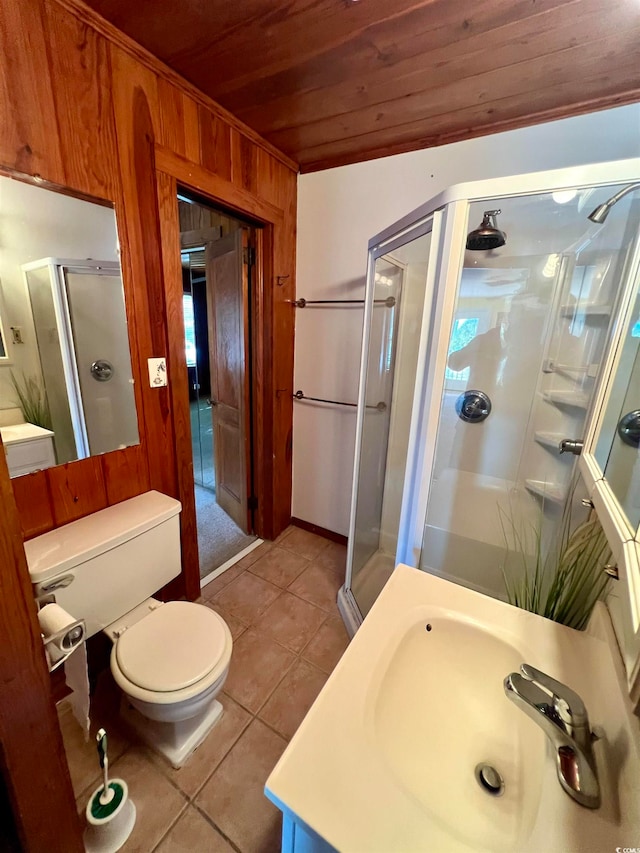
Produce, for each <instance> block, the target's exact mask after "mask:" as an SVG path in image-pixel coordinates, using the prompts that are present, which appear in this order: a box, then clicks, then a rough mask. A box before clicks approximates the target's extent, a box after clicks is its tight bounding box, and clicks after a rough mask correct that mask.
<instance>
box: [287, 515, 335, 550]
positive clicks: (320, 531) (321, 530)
mask: <svg viewBox="0 0 640 853" xmlns="http://www.w3.org/2000/svg"><path fill="white" fill-rule="evenodd" d="M291 524H293V525H294V526H295V527H300V528H301V529H302V530H308V531H309V533H315V534H316V536H323V537H324V538H325V539H330V540H331V541H332V542H337V543H338V544H339V545H346V544H347V541H348V539H347V537H346V536H343V535H342V533H334V532H333V530H327V528H326V527H320V525H319V524H312V523H311V522H310V521H303V520H302V519H301V518H292V519H291Z"/></svg>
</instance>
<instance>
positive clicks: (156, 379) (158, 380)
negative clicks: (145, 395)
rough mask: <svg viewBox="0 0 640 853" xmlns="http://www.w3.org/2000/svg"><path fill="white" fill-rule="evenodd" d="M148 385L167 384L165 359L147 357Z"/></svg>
mask: <svg viewBox="0 0 640 853" xmlns="http://www.w3.org/2000/svg"><path fill="white" fill-rule="evenodd" d="M147 362H148V364H149V385H150V386H151V387H152V388H162V387H163V386H164V385H166V384H167V359H166V358H149V359H147Z"/></svg>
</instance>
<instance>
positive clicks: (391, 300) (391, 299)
mask: <svg viewBox="0 0 640 853" xmlns="http://www.w3.org/2000/svg"><path fill="white" fill-rule="evenodd" d="M286 301H287V302H290V303H291V304H292V305H294V306H295V307H296V308H306V307H307V305H364V299H303V298H300V299H287V300H286ZM373 304H374V305H384V306H385V307H387V308H393V306H394V305H395V304H396V299H395V296H387V298H386V299H374V300H373Z"/></svg>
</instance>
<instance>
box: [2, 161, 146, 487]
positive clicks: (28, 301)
mask: <svg viewBox="0 0 640 853" xmlns="http://www.w3.org/2000/svg"><path fill="white" fill-rule="evenodd" d="M0 432H1V434H2V440H3V443H4V446H5V452H6V454H7V461H8V464H9V472H10V474H11V476H12V477H15V476H19V475H21V474H27V473H29V472H31V471H35V470H39V469H41V468H47V467H51V466H52V465H59V464H63V463H65V462H72V461H74V460H76V459H84V458H86V457H87V456H93V455H96V454H100V453H106V452H108V451H111V450H117V449H119V448H123V447H127V446H129V445H132V444H137V443H138V442H139V435H138V418H137V413H136V405H135V396H134V389H133V375H132V369H131V355H130V351H129V335H128V330H127V317H126V312H125V302H124V291H123V287H122V275H121V270H120V261H119V247H118V234H117V229H116V220H115V213H114V210H113V207H112V206H111V205H110V204H109V203H108V202H93V201H88V200H86V199H80V198H76V197H74V196H73V195H70V194H68V193H67V192H62V191H60V192H57V191H54V190H52V189H50V188H45V187H43V186H37V185H34V184H31V183H26V182H23V181H20V180H15V179H13V178H9V177H5V176H0Z"/></svg>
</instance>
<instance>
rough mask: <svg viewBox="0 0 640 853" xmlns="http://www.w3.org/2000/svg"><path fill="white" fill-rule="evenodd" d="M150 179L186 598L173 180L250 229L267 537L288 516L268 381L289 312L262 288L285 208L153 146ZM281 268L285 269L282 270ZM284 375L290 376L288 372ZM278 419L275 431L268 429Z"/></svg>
mask: <svg viewBox="0 0 640 853" xmlns="http://www.w3.org/2000/svg"><path fill="white" fill-rule="evenodd" d="M156 169H157V172H156V179H157V191H158V209H159V217H160V232H161V241H162V258H163V267H164V284H165V312H166V313H165V321H166V324H167V338H168V352H167V362H168V368H169V389H170V395H171V405H172V409H173V418H174V430H175V444H176V463H177V475H178V496H177V497H178V499H179V500H180V502H181V503H182V513H181V521H180V525H181V542H182V563H183V578H184V587H185V594H186V596H187V598H189V599H190V600H192V601H193V600H195V599H196V598H198V597H199V596H200V571H199V560H198V543H197V526H196V508H195V497H194V487H193V483H194V480H193V457H192V452H191V428H190V420H189V394H188V387H187V385H188V383H187V382H186V381H182V378H183V377H185V376H186V375H187V360H186V355H185V349H184V321H183V317H182V269H181V264H180V224H179V220H178V204H177V195H178V185H180V187H184V188H185V189H186V190H188V191H192V192H194V193H195V194H196V195H200V196H202V197H203V199H204V200H205V202H207V201H208V202H209V203H210V204H211V205H212V206H214V207H216V206H219V207H222V208H226V209H230V210H231V211H233V212H235V213H237V214H238V215H239V216H240V217H241V218H243V219H245V220H247V223H248V224H254V225H257V226H261V227H258V228H256V229H255V232H254V233H255V238H256V246H255V249H256V263H255V266H254V268H253V281H252V283H253V285H254V286H253V296H252V306H251V307H252V311H253V315H252V318H251V324H252V325H251V344H252V354H251V384H252V388H251V397H252V407H251V408H252V421H253V424H252V426H253V447H252V454H253V458H252V466H253V477H254V482H253V485H254V489H253V491H254V495H255V497H256V498H257V501H258V504H257V508H256V510H255V511H254V518H253V522H254V533H255V534H256V535H257V536H258V537H259V538H261V539H273V538H275V536H277V535H278V534H279V533H280V532H281V531H282V530H283V529H284V527H286V525H287V524H288V521H289V519H290V517H291V507H290V500H289V495H290V491H291V464H290V460H291V448H290V440H291V439H290V437H291V433H292V429H293V400H292V398H291V393H288V394H286V395H284V396H283V395H282V390H283V389H278V388H275V381H274V376H275V372H274V363H275V362H276V361H277V360H278V359H281V358H283V356H284V358H285V359H290V361H291V364H293V313H292V312H291V306H290V305H289V304H287V305H280V304H279V303H281V302H284V301H286V298H287V296H288V294H287V293H285V290H286V288H282V289H281V290H279V289H278V288H276V287H275V286H274V287H269V283H270V282H275V277H274V266H275V259H274V247H275V232H276V230H278V231H279V230H280V229H282V228H283V227H284V211H283V210H282V209H280V208H278V207H276V206H275V205H272V204H270V203H268V202H265V201H262V200H261V199H258V198H256V197H255V196H254V195H252V194H251V193H249V192H248V191H247V190H244V189H241V188H239V187H237V186H235V185H234V184H232V183H230V182H229V181H226V180H225V179H223V178H220V176H218V175H215V174H213V173H211V172H208V171H207V170H206V169H203V168H202V167H199V166H196V165H194V164H193V163H190V162H189V161H187V160H185V159H184V158H182V157H179V156H176V155H174V154H172V153H171V152H169V151H167V149H165V148H163V147H162V146H156ZM285 272H287V271H285ZM276 305H277V308H278V311H279V312H282V311H283V310H285V309H287V313H288V317H289V316H290V318H291V319H290V325H291V335H290V336H287V337H286V339H284V338H283V336H282V332H283V329H284V331H286V330H287V325H288V324H285V323H283V321H282V318H281V317H280V314H278V315H277V316H278V318H279V323H278V335H276V334H275V329H274V324H275V317H276ZM290 381H291V382H292V381H293V377H291V380H290ZM276 421H277V425H278V430H277V431H276V430H275V429H274V427H275V425H276ZM276 432H277V433H278V434H279V435H283V434H284V435H285V436H288V439H287V446H286V447H284V448H281V447H276V442H275V435H276Z"/></svg>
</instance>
